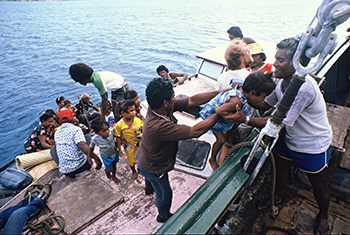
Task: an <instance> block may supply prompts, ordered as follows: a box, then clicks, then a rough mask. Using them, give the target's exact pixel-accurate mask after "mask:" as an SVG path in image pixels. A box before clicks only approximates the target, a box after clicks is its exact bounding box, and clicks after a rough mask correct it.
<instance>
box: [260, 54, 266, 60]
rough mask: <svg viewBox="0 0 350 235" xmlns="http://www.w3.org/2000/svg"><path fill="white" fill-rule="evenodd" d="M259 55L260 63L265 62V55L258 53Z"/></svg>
mask: <svg viewBox="0 0 350 235" xmlns="http://www.w3.org/2000/svg"><path fill="white" fill-rule="evenodd" d="M259 55H260V58H261V60H262V61H265V60H266V55H265V53H260V54H259Z"/></svg>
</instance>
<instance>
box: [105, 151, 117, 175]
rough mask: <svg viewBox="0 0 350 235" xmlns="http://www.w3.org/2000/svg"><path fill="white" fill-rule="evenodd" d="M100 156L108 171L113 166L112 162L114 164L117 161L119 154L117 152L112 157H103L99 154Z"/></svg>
mask: <svg viewBox="0 0 350 235" xmlns="http://www.w3.org/2000/svg"><path fill="white" fill-rule="evenodd" d="M101 158H102V161H103V164H104V165H105V169H106V170H107V171H109V170H111V169H112V168H113V164H116V163H117V162H119V154H117V155H116V156H115V157H113V158H109V157H104V156H102V155H101Z"/></svg>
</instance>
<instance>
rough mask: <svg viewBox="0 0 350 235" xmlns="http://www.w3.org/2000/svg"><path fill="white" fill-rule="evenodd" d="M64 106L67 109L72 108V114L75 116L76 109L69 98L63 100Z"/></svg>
mask: <svg viewBox="0 0 350 235" xmlns="http://www.w3.org/2000/svg"><path fill="white" fill-rule="evenodd" d="M64 108H66V109H69V110H72V112H73V114H74V116H76V114H75V111H76V110H77V108H76V107H74V106H73V105H72V103H71V102H70V100H65V101H64ZM61 110H62V109H61Z"/></svg>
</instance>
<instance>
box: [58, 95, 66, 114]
mask: <svg viewBox="0 0 350 235" xmlns="http://www.w3.org/2000/svg"><path fill="white" fill-rule="evenodd" d="M65 100H66V99H65V98H64V97H63V96H59V97H57V98H56V104H57V105H58V109H56V116H58V114H59V113H60V111H61V109H62V108H63V107H64V101H65Z"/></svg>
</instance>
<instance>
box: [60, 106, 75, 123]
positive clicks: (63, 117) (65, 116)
mask: <svg viewBox="0 0 350 235" xmlns="http://www.w3.org/2000/svg"><path fill="white" fill-rule="evenodd" d="M58 116H59V118H60V121H61V122H66V121H71V120H73V118H74V115H73V112H72V110H70V109H63V110H61V111H60V113H59V114H58Z"/></svg>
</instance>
